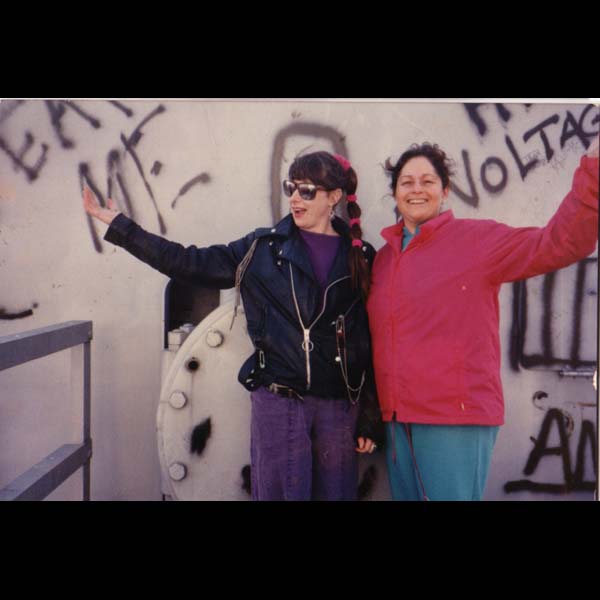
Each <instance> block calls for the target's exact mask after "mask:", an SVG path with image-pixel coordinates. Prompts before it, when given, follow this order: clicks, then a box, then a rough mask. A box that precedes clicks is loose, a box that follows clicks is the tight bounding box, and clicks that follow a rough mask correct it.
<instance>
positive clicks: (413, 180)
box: [394, 156, 450, 233]
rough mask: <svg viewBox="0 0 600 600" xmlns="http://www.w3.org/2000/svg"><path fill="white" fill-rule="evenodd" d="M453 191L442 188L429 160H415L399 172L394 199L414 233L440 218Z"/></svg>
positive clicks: (405, 222) (421, 157)
mask: <svg viewBox="0 0 600 600" xmlns="http://www.w3.org/2000/svg"><path fill="white" fill-rule="evenodd" d="M449 191H450V188H449V187H448V188H446V189H444V188H443V187H442V180H441V179H440V177H439V175H438V174H437V173H436V170H435V168H434V166H433V165H432V164H431V162H430V161H429V159H428V158H426V157H424V156H415V157H414V158H411V159H410V160H409V161H408V162H407V163H406V164H405V165H404V166H403V167H402V170H401V171H400V175H399V177H398V181H397V183H396V190H395V192H394V198H395V199H396V204H397V206H398V210H399V211H400V214H401V215H402V218H403V219H404V224H405V225H406V227H407V228H408V229H409V231H410V232H411V233H414V232H415V229H416V227H417V225H421V224H422V223H425V222H427V221H429V220H430V219H433V218H434V217H437V216H438V215H439V214H440V211H441V209H442V203H443V201H444V200H445V199H446V198H447V197H448V193H449Z"/></svg>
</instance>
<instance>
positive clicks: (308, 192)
mask: <svg viewBox="0 0 600 600" xmlns="http://www.w3.org/2000/svg"><path fill="white" fill-rule="evenodd" d="M296 190H298V194H299V195H300V198H302V200H314V199H315V196H316V195H317V192H318V191H319V190H322V191H325V192H328V191H331V190H328V189H327V188H324V187H320V186H318V185H314V184H312V183H294V182H293V181H290V180H289V179H284V181H283V192H284V194H285V195H286V196H289V197H291V196H292V195H293V194H294V192H295V191H296Z"/></svg>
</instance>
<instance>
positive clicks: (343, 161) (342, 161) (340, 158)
mask: <svg viewBox="0 0 600 600" xmlns="http://www.w3.org/2000/svg"><path fill="white" fill-rule="evenodd" d="M333 158H335V160H337V161H338V162H339V163H340V165H342V168H343V169H344V171H347V170H348V169H349V168H350V167H351V166H352V165H351V164H350V161H349V160H348V159H347V158H344V157H343V156H342V155H341V154H334V155H333Z"/></svg>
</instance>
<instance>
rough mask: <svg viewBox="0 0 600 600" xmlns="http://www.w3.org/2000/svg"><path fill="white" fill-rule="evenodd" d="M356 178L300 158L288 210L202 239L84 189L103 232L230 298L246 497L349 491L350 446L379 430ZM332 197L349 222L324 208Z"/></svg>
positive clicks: (334, 162)
mask: <svg viewBox="0 0 600 600" xmlns="http://www.w3.org/2000/svg"><path fill="white" fill-rule="evenodd" d="M356 186H357V177H356V173H355V171H354V169H353V168H352V167H351V165H350V163H349V162H348V161H347V160H346V159H345V158H343V157H341V156H339V155H332V154H329V153H328V152H314V153H311V154H306V155H304V156H300V157H298V158H297V159H296V160H295V161H294V162H293V163H292V165H291V166H290V169H289V179H288V180H285V181H284V182H283V189H284V192H285V193H286V195H287V196H289V197H290V214H289V215H288V216H286V217H285V218H284V219H282V220H281V221H280V222H279V223H278V224H277V225H275V226H274V227H271V228H262V229H256V230H255V231H253V232H251V233H249V234H248V235H246V236H245V237H243V238H241V239H239V240H237V241H234V242H231V243H229V244H227V245H214V246H209V247H206V248H197V247H195V246H189V247H187V248H184V247H183V246H181V245H180V244H177V243H175V242H170V241H167V240H165V239H163V238H161V237H159V236H157V235H154V234H151V233H148V232H146V231H144V230H143V229H141V228H140V227H139V226H138V225H137V224H136V223H134V222H133V221H132V220H131V219H129V218H128V217H126V216H125V215H124V214H122V213H120V212H118V211H117V210H116V208H115V203H114V202H113V201H112V200H109V201H108V208H103V207H101V206H100V205H99V204H98V203H97V201H96V199H95V198H94V197H93V195H92V193H91V191H90V190H89V189H88V188H87V187H84V206H85V209H86V211H87V212H88V213H89V214H90V215H92V216H94V217H96V218H98V219H100V220H101V221H103V222H104V223H106V224H108V225H109V229H108V230H107V232H106V235H105V239H106V240H107V241H109V242H112V243H114V244H116V245H118V246H121V247H123V248H124V249H126V250H127V251H128V252H130V253H131V254H133V255H134V256H136V257H137V258H139V259H140V260H142V261H144V262H145V263H147V264H149V265H150V266H152V267H154V268H155V269H157V270H159V271H161V272H162V273H164V274H165V275H168V276H169V277H171V278H174V279H178V280H182V281H186V282H195V283H199V284H202V285H204V286H212V287H215V288H219V289H226V288H231V287H234V286H235V287H236V288H237V291H238V301H239V295H241V299H242V301H243V304H244V310H245V314H246V319H247V324H248V334H249V335H250V337H251V339H252V343H253V345H254V348H255V351H254V353H253V354H252V355H251V356H250V357H249V358H248V359H247V360H246V362H245V363H244V364H243V365H242V368H241V370H240V373H239V376H238V379H239V381H240V383H241V384H242V385H244V387H246V388H247V389H248V390H250V391H251V398H252V419H251V427H252V431H251V488H252V498H253V499H255V500H310V499H315V500H354V499H356V494H357V479H358V463H357V456H358V453H365V452H369V453H370V452H373V451H374V449H375V448H376V446H375V444H374V442H373V439H375V438H377V439H379V437H378V430H379V426H380V415H379V409H378V407H377V400H376V398H375V392H374V386H373V376H372V365H371V345H370V337H369V328H368V321H367V313H366V310H365V300H366V297H367V294H368V288H369V277H370V266H371V264H372V262H373V259H374V256H375V251H374V249H373V247H372V246H371V245H370V244H368V243H366V242H364V241H363V240H361V237H362V231H361V227H360V208H359V206H358V204H357V203H356V195H355V191H356ZM344 195H345V200H346V205H347V209H348V214H349V216H350V226H348V225H347V224H346V223H345V222H344V221H343V220H342V219H341V218H339V217H337V216H335V215H334V208H335V206H336V205H337V204H338V202H339V201H340V200H341V199H342V198H343V197H344ZM236 310H237V303H236ZM234 318H235V317H234Z"/></svg>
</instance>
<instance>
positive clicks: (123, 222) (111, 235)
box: [104, 213, 135, 246]
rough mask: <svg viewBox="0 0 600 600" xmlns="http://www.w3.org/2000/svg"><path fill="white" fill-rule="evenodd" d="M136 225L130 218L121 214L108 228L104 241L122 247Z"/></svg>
mask: <svg viewBox="0 0 600 600" xmlns="http://www.w3.org/2000/svg"><path fill="white" fill-rule="evenodd" d="M134 225H135V223H134V222H133V221H132V220H131V219H130V218H129V217H127V216H126V215H124V214H123V213H119V214H118V215H117V216H116V217H115V218H114V219H113V220H112V222H111V224H110V225H109V226H108V229H107V230H106V233H105V234H104V239H105V240H106V241H107V242H110V243H111V244H116V245H117V246H121V245H122V244H123V243H124V241H125V239H126V238H127V234H128V233H129V231H131V229H132V227H133V226H134Z"/></svg>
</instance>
